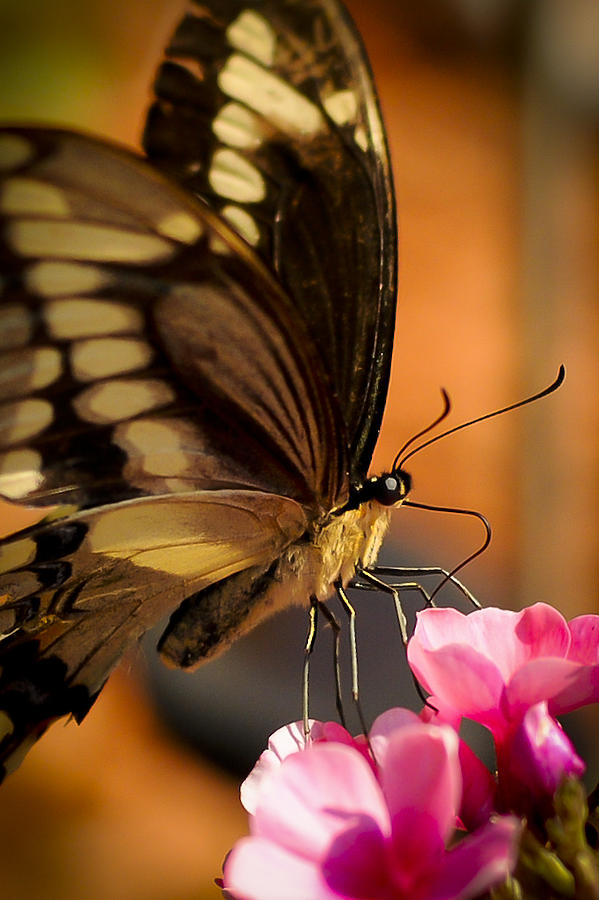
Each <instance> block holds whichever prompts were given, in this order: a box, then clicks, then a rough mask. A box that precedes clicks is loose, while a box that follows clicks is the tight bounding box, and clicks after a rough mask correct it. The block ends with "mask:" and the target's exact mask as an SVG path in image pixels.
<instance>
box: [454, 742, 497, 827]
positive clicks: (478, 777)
mask: <svg viewBox="0 0 599 900" xmlns="http://www.w3.org/2000/svg"><path fill="white" fill-rule="evenodd" d="M459 759H460V769H461V771H462V782H463V788H462V802H461V803H460V819H461V820H462V822H463V823H464V825H465V827H466V828H467V829H468V830H469V831H472V830H474V829H475V828H478V827H480V826H481V825H484V824H486V823H487V822H488V821H489V818H490V817H491V815H492V813H493V811H494V810H495V809H496V794H497V782H496V781H495V778H494V777H493V775H492V774H491V772H489V770H488V769H487V767H486V766H485V765H484V763H482V762H481V761H480V759H479V758H478V756H476V754H475V753H474V752H473V751H472V750H471V749H470V747H469V746H468V744H467V743H466V742H465V741H462V740H460V749H459Z"/></svg>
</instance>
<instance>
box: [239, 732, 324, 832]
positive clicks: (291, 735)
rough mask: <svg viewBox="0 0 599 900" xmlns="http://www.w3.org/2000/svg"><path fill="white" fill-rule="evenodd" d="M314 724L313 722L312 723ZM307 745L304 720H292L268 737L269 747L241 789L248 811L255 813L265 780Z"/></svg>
mask: <svg viewBox="0 0 599 900" xmlns="http://www.w3.org/2000/svg"><path fill="white" fill-rule="evenodd" d="M310 725H312V723H310ZM305 746H306V738H305V735H304V726H303V723H302V722H291V724H289V725H284V726H283V727H282V728H279V729H278V730H277V731H275V732H274V733H273V734H271V736H270V738H269V739H268V747H267V748H266V750H264V752H263V753H261V755H260V757H259V759H258V761H257V762H256V764H255V766H254V768H253V769H252V771H251V772H250V774H249V775H248V777H247V778H246V779H245V781H244V782H243V784H242V785H241V789H240V796H241V803H242V805H243V807H244V809H245V810H247V812H249V813H250V814H252V813H254V812H255V810H256V806H257V804H258V798H259V796H260V792H261V790H262V787H263V785H264V782H265V780H266V779H267V778H268V777H269V776H270V775H271V774H272V773H273V772H275V771H276V770H277V769H278V768H279V766H280V765H281V760H283V759H285V757H286V756H289V755H290V754H291V753H297V752H298V750H303V748H304V747H305Z"/></svg>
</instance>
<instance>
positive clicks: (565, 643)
mask: <svg viewBox="0 0 599 900" xmlns="http://www.w3.org/2000/svg"><path fill="white" fill-rule="evenodd" d="M512 615H513V616H514V617H515V620H514V638H515V640H516V641H518V642H519V644H520V647H521V651H520V664H522V663H523V662H526V661H527V660H529V659H538V658H539V657H543V656H554V657H558V658H560V657H562V658H563V657H566V656H567V654H568V650H569V649H570V643H571V637H570V629H569V628H568V624H567V622H566V620H565V619H564V617H563V616H562V614H561V613H560V612H558V610H557V609H554V608H553V607H552V606H549V605H548V604H547V603H534V604H533V605H532V606H528V607H526V609H523V610H522V612H520V613H512Z"/></svg>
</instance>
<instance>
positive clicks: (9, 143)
mask: <svg viewBox="0 0 599 900" xmlns="http://www.w3.org/2000/svg"><path fill="white" fill-rule="evenodd" d="M32 156H33V147H32V145H31V144H30V143H29V141H27V140H25V138H24V137H21V135H20V134H3V135H0V171H4V172H8V171H10V169H18V168H19V167H20V166H24V165H25V163H26V162H28V161H29V160H30V159H31V157H32Z"/></svg>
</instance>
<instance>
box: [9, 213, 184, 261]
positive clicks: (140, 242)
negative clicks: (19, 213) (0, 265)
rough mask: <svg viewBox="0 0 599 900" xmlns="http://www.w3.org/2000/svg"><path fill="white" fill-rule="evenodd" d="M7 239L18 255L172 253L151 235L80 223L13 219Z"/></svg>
mask: <svg viewBox="0 0 599 900" xmlns="http://www.w3.org/2000/svg"><path fill="white" fill-rule="evenodd" d="M7 239H8V241H9V242H10V244H11V245H12V248H13V250H14V251H15V252H17V253H19V254H21V256H56V257H59V258H62V259H89V260H97V261H99V262H127V263H150V262H160V261H162V260H165V259H168V258H169V257H170V256H172V254H173V247H172V245H171V244H170V243H169V242H168V241H165V240H163V239H162V238H159V237H156V236H155V235H153V234H140V233H139V232H131V231H124V230H122V229H119V228H109V227H108V226H105V225H90V224H87V223H84V222H39V221H36V220H33V219H23V220H17V221H15V222H12V223H11V224H10V225H9V226H8V229H7Z"/></svg>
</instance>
